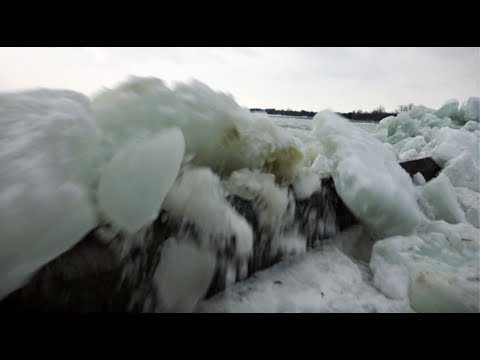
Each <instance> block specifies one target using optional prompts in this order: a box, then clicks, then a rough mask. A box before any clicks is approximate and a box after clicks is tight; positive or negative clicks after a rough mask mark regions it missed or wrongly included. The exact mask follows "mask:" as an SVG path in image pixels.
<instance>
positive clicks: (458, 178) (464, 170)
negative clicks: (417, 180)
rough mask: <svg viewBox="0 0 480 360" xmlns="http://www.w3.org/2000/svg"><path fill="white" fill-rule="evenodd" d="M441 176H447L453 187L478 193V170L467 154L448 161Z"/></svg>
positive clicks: (479, 170) (479, 183)
mask: <svg viewBox="0 0 480 360" xmlns="http://www.w3.org/2000/svg"><path fill="white" fill-rule="evenodd" d="M442 174H444V175H445V176H447V177H448V178H449V180H450V182H451V183H452V185H453V186H455V187H466V188H469V189H470V190H473V191H476V192H480V168H479V166H478V163H476V162H475V161H474V160H473V158H472V156H471V155H470V154H469V153H467V152H463V153H461V154H460V155H458V156H457V157H455V158H453V159H452V160H449V161H448V162H447V163H446V164H445V168H444V169H443V170H442Z"/></svg>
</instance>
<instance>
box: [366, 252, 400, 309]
mask: <svg viewBox="0 0 480 360" xmlns="http://www.w3.org/2000/svg"><path fill="white" fill-rule="evenodd" d="M370 268H371V269H372V271H373V273H374V274H375V275H374V277H373V284H374V285H375V287H376V288H377V289H379V290H380V291H381V292H382V293H383V294H384V295H385V296H387V297H388V298H390V299H399V300H402V299H406V298H408V284H409V279H408V271H407V269H406V268H405V267H403V266H401V265H397V264H389V263H388V262H387V260H386V259H385V258H384V257H380V256H374V257H373V258H372V260H371V262H370Z"/></svg>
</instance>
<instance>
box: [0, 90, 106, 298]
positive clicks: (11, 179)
mask: <svg viewBox="0 0 480 360" xmlns="http://www.w3.org/2000/svg"><path fill="white" fill-rule="evenodd" d="M99 138H100V131H99V129H98V128H97V127H96V126H95V123H94V122H93V120H92V118H91V115H90V111H89V100H88V98H86V97H85V96H83V95H81V94H78V93H75V92H73V91H53V90H35V91H26V92H20V93H4V94H0V169H1V171H0V298H2V297H4V296H5V295H7V294H8V293H9V292H11V291H14V290H16V289H17V288H18V287H20V286H22V285H23V284H24V283H25V282H26V281H27V280H28V279H29V278H30V277H31V276H32V275H33V274H34V273H35V272H36V271H37V270H38V269H40V267H41V266H43V265H45V264H46V263H47V262H49V261H50V260H52V259H54V258H55V257H57V256H59V255H60V254H62V253H63V252H65V251H66V250H68V249H69V248H70V247H72V246H73V245H75V243H77V242H78V241H80V240H81V239H82V237H83V236H84V235H85V234H86V233H87V232H88V231H89V230H91V229H92V228H93V227H94V226H95V225H96V224H97V219H96V216H95V212H94V209H93V205H92V201H91V199H90V194H89V192H88V187H87V185H88V184H89V183H90V182H91V181H92V177H91V175H92V174H91V172H90V166H91V164H92V163H93V159H94V157H95V153H96V147H97V145H98V143H99Z"/></svg>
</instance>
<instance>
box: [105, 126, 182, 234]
mask: <svg viewBox="0 0 480 360" xmlns="http://www.w3.org/2000/svg"><path fill="white" fill-rule="evenodd" d="M184 150H185V142H184V138H183V135H182V132H181V131H180V129H178V128H172V129H169V130H166V131H164V132H161V133H159V134H157V135H155V136H153V137H152V138H151V139H148V140H147V141H144V142H139V143H134V144H132V145H130V146H127V147H126V148H125V149H122V150H121V151H119V152H118V153H117V154H116V155H115V157H114V158H113V159H112V160H111V161H110V162H109V163H108V164H107V166H106V167H105V169H103V171H102V175H101V178H100V184H99V188H98V201H99V207H100V209H101V210H102V211H103V213H104V215H105V216H106V217H107V219H108V220H110V221H112V222H113V224H114V225H116V226H118V227H119V228H121V229H124V230H126V231H128V232H130V233H135V232H137V231H138V230H140V229H141V228H142V227H144V226H146V225H148V224H149V223H151V222H152V221H153V220H155V218H156V217H157V216H158V212H159V210H160V208H161V206H162V203H163V200H164V198H165V196H166V195H167V193H168V191H169V190H170V187H171V186H172V184H173V182H174V181H175V178H176V177H177V174H178V171H179V170H180V164H181V161H182V158H183V154H184Z"/></svg>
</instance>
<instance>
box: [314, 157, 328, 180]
mask: <svg viewBox="0 0 480 360" xmlns="http://www.w3.org/2000/svg"><path fill="white" fill-rule="evenodd" d="M311 168H312V170H314V171H316V172H318V173H319V174H320V176H323V177H326V176H327V175H329V174H330V161H329V160H328V159H327V158H326V157H325V156H323V155H322V154H318V156H317V157H316V158H315V160H314V161H313V163H312V166H311Z"/></svg>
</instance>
